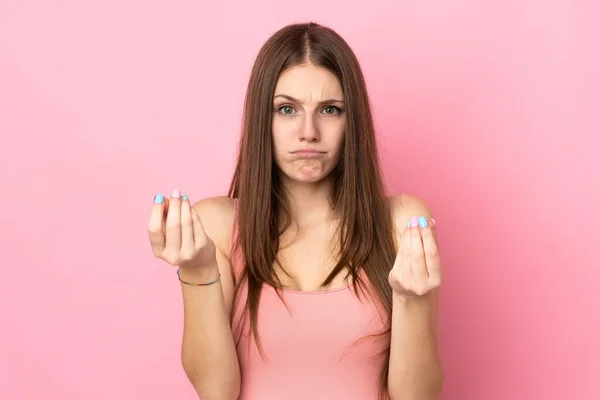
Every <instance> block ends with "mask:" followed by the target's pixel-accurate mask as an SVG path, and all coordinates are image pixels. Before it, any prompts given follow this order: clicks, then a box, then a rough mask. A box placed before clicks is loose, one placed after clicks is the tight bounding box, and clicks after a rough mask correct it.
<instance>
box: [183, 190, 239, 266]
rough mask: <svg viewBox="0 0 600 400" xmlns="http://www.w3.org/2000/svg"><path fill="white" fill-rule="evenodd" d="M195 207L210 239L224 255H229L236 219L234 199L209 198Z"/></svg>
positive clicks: (222, 197)
mask: <svg viewBox="0 0 600 400" xmlns="http://www.w3.org/2000/svg"><path fill="white" fill-rule="evenodd" d="M193 207H194V209H195V210H196V212H197V213H198V216H200V221H201V222H202V227H203V228H204V231H205V232H206V234H207V235H208V237H210V238H211V239H212V240H213V242H215V245H216V246H217V247H218V248H220V249H221V251H222V252H223V253H224V254H228V253H229V238H230V237H231V231H232V228H233V219H234V199H232V198H230V197H227V196H216V197H207V198H205V199H202V200H200V201H198V202H196V203H195V204H194V205H193Z"/></svg>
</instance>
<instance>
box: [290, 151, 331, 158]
mask: <svg viewBox="0 0 600 400" xmlns="http://www.w3.org/2000/svg"><path fill="white" fill-rule="evenodd" d="M292 154H293V155H295V156H296V157H300V158H317V157H321V156H322V155H323V154H325V152H324V151H317V150H310V149H304V150H296V151H292Z"/></svg>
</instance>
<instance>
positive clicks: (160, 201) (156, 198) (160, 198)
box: [154, 193, 165, 204]
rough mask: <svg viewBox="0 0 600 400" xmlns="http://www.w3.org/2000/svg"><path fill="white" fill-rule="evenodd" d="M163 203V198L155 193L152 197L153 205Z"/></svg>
mask: <svg viewBox="0 0 600 400" xmlns="http://www.w3.org/2000/svg"><path fill="white" fill-rule="evenodd" d="M163 201H165V197H164V196H163V195H162V194H160V193H157V194H156V195H155V196H154V203H156V204H162V203H163Z"/></svg>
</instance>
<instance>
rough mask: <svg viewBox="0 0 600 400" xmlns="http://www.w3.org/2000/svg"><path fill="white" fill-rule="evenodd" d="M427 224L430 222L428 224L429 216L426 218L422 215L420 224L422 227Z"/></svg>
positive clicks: (425, 226)
mask: <svg viewBox="0 0 600 400" xmlns="http://www.w3.org/2000/svg"><path fill="white" fill-rule="evenodd" d="M427 225H428V224H427V218H425V217H422V216H421V217H419V226H420V227H421V228H427Z"/></svg>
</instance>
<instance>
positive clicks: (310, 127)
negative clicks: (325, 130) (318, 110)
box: [298, 114, 319, 142]
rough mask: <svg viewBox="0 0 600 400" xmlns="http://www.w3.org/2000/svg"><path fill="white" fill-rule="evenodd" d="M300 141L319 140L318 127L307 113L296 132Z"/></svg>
mask: <svg viewBox="0 0 600 400" xmlns="http://www.w3.org/2000/svg"><path fill="white" fill-rule="evenodd" d="M298 136H299V139H300V140H301V141H306V142H316V141H318V140H319V129H318V127H317V124H316V121H315V120H314V118H313V117H312V115H310V114H307V115H306V116H305V117H304V120H303V121H302V126H301V127H300V132H299V134H298Z"/></svg>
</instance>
